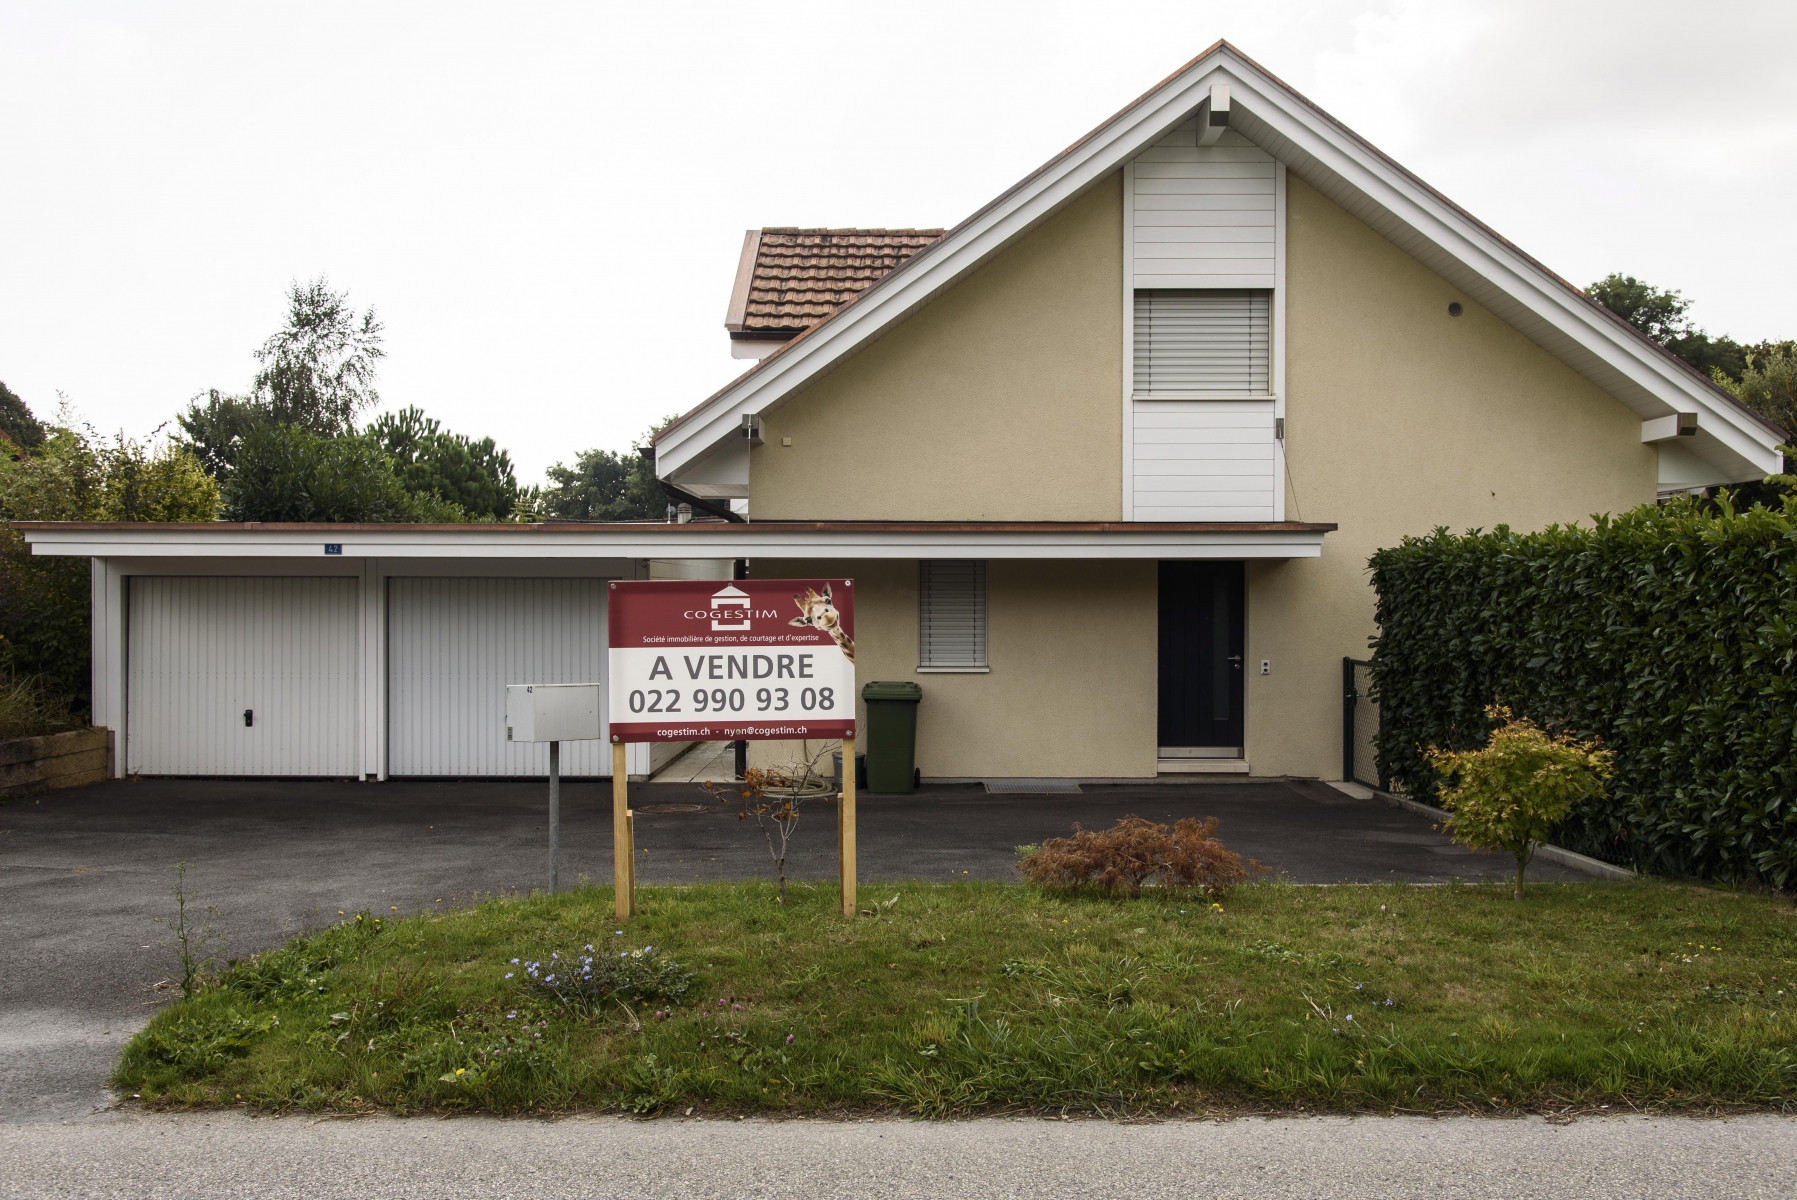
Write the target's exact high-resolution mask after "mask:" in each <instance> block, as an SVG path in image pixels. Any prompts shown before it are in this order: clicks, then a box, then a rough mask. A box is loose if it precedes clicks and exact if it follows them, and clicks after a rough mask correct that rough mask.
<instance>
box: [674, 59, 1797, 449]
mask: <svg viewBox="0 0 1797 1200" xmlns="http://www.w3.org/2000/svg"><path fill="white" fill-rule="evenodd" d="M1213 83H1227V84H1229V85H1230V90H1231V100H1232V104H1231V117H1230V121H1231V125H1232V127H1234V128H1236V129H1237V130H1238V131H1239V132H1241V133H1242V134H1243V135H1244V136H1246V137H1247V138H1249V139H1250V140H1251V141H1253V142H1255V143H1256V144H1257V145H1260V146H1261V147H1262V148H1263V149H1265V150H1266V151H1267V152H1268V153H1270V154H1273V155H1274V156H1275V157H1276V158H1279V159H1280V160H1281V161H1283V162H1285V163H1286V165H1287V167H1288V169H1290V170H1291V171H1293V172H1295V173H1296V174H1297V175H1298V176H1299V177H1300V178H1302V179H1303V180H1305V182H1307V183H1309V184H1311V185H1312V186H1313V187H1316V188H1317V189H1318V190H1319V191H1321V192H1322V193H1323V194H1324V195H1326V196H1328V197H1329V198H1330V199H1331V200H1333V201H1334V202H1335V203H1337V204H1340V205H1341V206H1342V207H1343V208H1345V209H1346V210H1347V211H1348V212H1350V213H1352V214H1353V215H1354V216H1356V217H1357V218H1359V219H1360V220H1361V221H1363V222H1365V223H1366V224H1367V225H1369V226H1370V227H1371V228H1373V229H1375V230H1377V231H1378V232H1379V233H1381V234H1382V235H1383V236H1385V237H1386V238H1388V239H1389V240H1391V241H1392V242H1393V243H1394V244H1396V245H1397V246H1399V247H1400V248H1401V249H1403V250H1405V251H1406V252H1407V253H1409V254H1410V255H1412V256H1413V257H1415V258H1416V259H1417V260H1418V261H1420V262H1422V263H1423V264H1424V265H1426V266H1428V267H1429V268H1430V269H1431V270H1433V271H1435V272H1436V273H1437V274H1439V275H1441V276H1442V277H1443V278H1444V279H1446V280H1448V281H1449V282H1450V283H1452V284H1454V286H1456V287H1458V288H1460V289H1462V290H1463V291H1465V292H1466V294H1467V295H1469V296H1471V297H1472V298H1473V299H1474V300H1476V301H1478V302H1479V303H1480V304H1482V305H1484V306H1485V307H1487V308H1488V309H1490V310H1491V311H1492V312H1494V313H1496V314H1497V315H1498V316H1499V317H1500V318H1501V319H1503V320H1505V321H1507V322H1508V323H1509V324H1511V325H1512V326H1514V327H1515V328H1516V329H1517V330H1519V331H1520V332H1521V333H1523V334H1524V335H1525V336H1527V337H1529V338H1530V339H1531V340H1533V341H1535V342H1536V343H1537V344H1539V345H1540V346H1542V347H1543V348H1544V349H1546V350H1547V351H1548V352H1549V353H1551V354H1554V355H1555V356H1556V357H1558V358H1559V359H1561V361H1563V362H1565V363H1566V364H1567V365H1568V366H1570V367H1572V368H1573V369H1574V370H1576V371H1578V372H1579V373H1580V374H1582V375H1584V376H1585V377H1586V378H1588V379H1590V380H1591V381H1592V382H1593V383H1594V384H1596V385H1597V386H1598V387H1600V388H1602V389H1603V390H1604V391H1605V392H1607V393H1608V394H1610V395H1612V396H1614V397H1615V398H1616V399H1617V400H1619V401H1620V402H1621V403H1623V404H1624V405H1626V406H1628V407H1629V408H1630V409H1631V410H1632V411H1634V412H1635V413H1636V414H1638V415H1639V416H1640V417H1641V418H1642V419H1643V420H1648V419H1651V418H1655V417H1662V416H1668V415H1671V414H1672V413H1675V412H1696V413H1697V414H1698V418H1699V419H1698V435H1697V437H1696V439H1695V440H1694V441H1693V442H1692V443H1690V444H1688V448H1689V449H1691V450H1692V451H1694V452H1696V453H1697V454H1698V455H1699V456H1701V457H1703V458H1705V459H1706V460H1708V461H1710V462H1711V463H1712V464H1713V465H1715V466H1717V467H1718V468H1720V469H1722V470H1724V471H1726V472H1728V474H1729V475H1730V477H1731V478H1734V479H1737V480H1744V479H1751V478H1756V477H1758V476H1761V475H1765V474H1767V473H1770V472H1772V471H1776V470H1779V469H1780V463H1781V459H1780V456H1779V452H1778V449H1777V447H1778V445H1779V443H1780V442H1781V441H1783V440H1784V438H1785V436H1787V435H1786V431H1784V430H1781V429H1779V428H1778V427H1777V426H1776V425H1773V424H1771V423H1770V422H1768V421H1766V420H1765V419H1764V418H1762V417H1760V416H1758V414H1756V413H1753V412H1752V411H1751V410H1749V409H1747V408H1746V407H1745V406H1743V405H1741V404H1739V403H1738V402H1736V401H1735V400H1734V398H1733V397H1731V396H1728V395H1727V394H1726V393H1724V392H1722V391H1721V390H1720V389H1718V388H1716V387H1715V386H1714V385H1713V384H1711V383H1709V382H1708V381H1706V380H1704V379H1702V378H1701V377H1700V376H1699V375H1697V373H1696V372H1694V371H1692V370H1691V369H1690V368H1689V367H1687V366H1686V365H1685V364H1683V363H1682V362H1679V361H1678V360H1677V359H1676V358H1674V357H1673V356H1672V355H1671V354H1670V353H1668V352H1667V351H1666V350H1664V349H1663V348H1662V347H1659V346H1657V345H1655V344H1654V343H1652V342H1650V341H1648V340H1647V339H1646V338H1645V337H1643V336H1642V335H1641V334H1640V333H1639V332H1638V331H1637V330H1635V329H1634V328H1633V327H1632V326H1629V325H1628V324H1627V323H1626V322H1623V321H1622V320H1620V319H1619V318H1617V317H1616V316H1615V315H1614V314H1612V313H1610V312H1609V311H1608V310H1606V309H1604V308H1603V307H1602V306H1601V305H1598V304H1596V303H1594V302H1593V301H1591V300H1590V299H1589V298H1587V297H1586V296H1585V295H1584V294H1583V293H1582V292H1580V291H1579V290H1578V289H1577V288H1575V287H1573V286H1572V285H1571V284H1570V283H1568V282H1567V281H1565V280H1563V279H1561V278H1560V277H1559V276H1557V275H1555V274H1554V273H1553V272H1551V271H1549V270H1548V269H1547V268H1546V267H1544V266H1543V265H1542V264H1541V263H1539V262H1537V261H1536V260H1534V259H1533V258H1531V257H1530V256H1528V255H1527V254H1525V253H1523V252H1522V251H1521V250H1519V249H1517V248H1516V247H1515V246H1514V245H1513V244H1511V243H1510V242H1508V241H1507V240H1505V239H1504V238H1502V237H1501V236H1499V235H1498V234H1497V233H1495V232H1494V231H1492V230H1491V229H1490V228H1489V227H1487V226H1485V225H1484V224H1483V223H1481V222H1479V221H1478V220H1477V219H1476V218H1474V217H1472V216H1471V215H1470V214H1469V213H1467V212H1466V211H1465V210H1464V209H1461V208H1460V207H1459V206H1457V205H1455V204H1454V203H1453V202H1452V201H1450V200H1448V199H1447V198H1446V197H1445V196H1443V195H1442V194H1441V193H1439V192H1437V191H1435V190H1434V189H1433V188H1431V187H1429V186H1428V185H1427V184H1425V183H1423V182H1422V181H1421V180H1420V179H1418V178H1417V177H1416V176H1415V175H1412V174H1411V173H1410V172H1408V171H1407V170H1405V169H1404V168H1403V167H1401V166H1399V165H1398V164H1397V163H1396V162H1395V161H1393V160H1392V159H1391V158H1389V157H1388V156H1386V155H1385V154H1383V153H1382V152H1380V151H1379V150H1377V149H1376V148H1374V147H1373V146H1372V145H1371V144H1370V143H1368V142H1367V141H1366V140H1365V139H1363V138H1361V137H1359V136H1358V135H1357V134H1355V133H1353V132H1352V131H1351V130H1349V129H1348V128H1347V126H1345V125H1343V124H1342V123H1341V122H1339V121H1337V120H1336V119H1335V118H1333V117H1331V116H1329V115H1328V114H1327V113H1326V112H1324V111H1323V110H1322V109H1320V108H1318V107H1317V106H1316V105H1315V104H1313V103H1311V102H1310V101H1309V100H1307V99H1305V98H1304V97H1303V96H1302V95H1300V94H1299V93H1298V92H1297V91H1296V90H1295V89H1293V88H1291V87H1289V86H1287V85H1286V84H1285V83H1283V82H1281V81H1280V80H1279V79H1278V78H1276V77H1275V76H1273V75H1272V74H1270V73H1269V72H1267V71H1266V70H1264V69H1263V68H1261V67H1260V66H1259V64H1257V63H1255V62H1254V61H1253V60H1252V59H1249V58H1248V57H1247V56H1246V55H1243V54H1242V53H1241V52H1240V51H1238V50H1236V49H1235V48H1234V47H1233V46H1230V45H1229V44H1228V43H1226V42H1218V43H1217V44H1216V45H1214V46H1212V47H1211V48H1210V49H1208V50H1206V51H1205V52H1204V53H1203V54H1201V55H1199V56H1198V58H1196V59H1194V60H1193V61H1192V62H1191V63H1188V64H1187V65H1186V66H1185V67H1182V68H1181V69H1180V70H1179V71H1177V72H1175V73H1174V74H1173V75H1172V76H1170V77H1169V78H1168V79H1167V80H1165V81H1163V82H1162V83H1161V84H1160V85H1158V86H1157V87H1155V88H1154V89H1152V90H1151V91H1149V92H1148V93H1146V94H1145V95H1143V96H1142V97H1141V98H1139V99H1138V100H1136V101H1135V102H1134V103H1132V104H1130V105H1129V106H1128V107H1126V108H1125V109H1123V111H1122V112H1120V113H1118V114H1117V115H1116V116H1114V117H1112V118H1111V119H1110V120H1109V121H1107V122H1105V123H1104V124H1103V125H1100V126H1099V127H1098V128H1097V129H1095V130H1093V131H1092V132H1091V133H1090V134H1088V135H1086V137H1084V138H1082V139H1080V140H1079V141H1078V142H1076V143H1074V145H1072V146H1070V147H1069V148H1068V149H1067V150H1066V151H1064V152H1062V153H1061V154H1060V155H1058V156H1057V157H1056V158H1054V159H1053V160H1051V161H1050V162H1048V163H1046V164H1045V165H1043V166H1042V167H1041V168H1039V169H1038V170H1036V171H1035V172H1033V173H1032V174H1031V175H1029V176H1028V177H1027V178H1025V179H1024V180H1022V181H1020V182H1019V183H1018V184H1016V185H1015V186H1013V187H1012V188H1010V189H1009V190H1008V191H1006V192H1005V193H1004V194H1003V195H1001V196H999V197H998V198H996V199H995V200H993V201H992V202H991V203H989V204H987V205H986V206H985V207H984V208H982V209H980V211H979V212H977V213H975V214H974V215H973V216H971V217H969V218H968V219H967V220H966V221H963V222H962V223H961V224H960V225H958V226H956V227H955V228H954V229H952V230H950V231H949V232H948V234H947V235H946V236H944V237H943V238H942V239H941V240H940V241H939V242H937V243H936V244H935V245H933V246H930V247H928V248H927V249H925V250H923V251H921V252H919V253H918V254H916V255H914V256H912V257H911V258H910V259H909V260H907V261H906V262H904V263H902V264H901V265H900V266H899V267H898V268H897V269H895V270H894V271H893V272H892V273H891V274H889V275H887V276H886V277H884V278H883V279H881V280H879V281H878V282H877V283H875V284H874V286H873V287H871V288H869V289H868V290H867V291H865V292H863V293H862V294H861V295H860V296H859V297H857V298H856V299H855V300H854V301H852V302H850V303H849V304H847V305H845V306H843V307H842V308H841V309H838V310H837V311H836V312H835V313H834V314H832V315H831V316H830V317H828V318H826V319H825V320H824V321H822V322H820V323H819V324H817V325H815V326H813V327H812V328H811V329H810V330H808V331H807V332H806V333H804V334H802V335H801V336H799V337H797V338H795V339H793V340H792V341H791V342H788V343H787V344H786V345H785V346H784V347H783V348H781V349H780V350H778V351H776V352H775V353H774V354H772V355H770V356H769V357H768V358H766V359H763V360H762V361H761V362H760V363H759V364H758V365H757V366H755V367H754V368H752V369H750V370H749V371H747V372H745V373H744V374H743V375H741V376H739V377H738V378H737V379H736V380H735V381H733V382H732V383H730V384H729V385H727V386H725V387H724V388H723V389H721V390H720V391H718V392H717V393H716V394H714V395H713V396H711V397H710V398H709V399H707V400H706V401H705V402H704V403H702V404H700V405H699V406H698V407H696V408H695V409H693V410H692V411H691V412H689V413H687V414H686V415H685V416H683V417H682V418H680V419H679V420H678V421H676V422H675V423H674V424H672V425H670V426H669V427H668V428H667V429H665V430H663V431H662V432H661V434H660V435H659V436H658V437H657V439H656V466H657V472H658V473H659V474H660V475H662V476H663V477H664V478H677V477H678V474H679V472H680V471H681V469H682V468H683V467H685V466H686V465H688V464H689V463H692V462H696V461H698V460H700V459H702V458H704V457H706V456H707V454H708V453H709V452H710V451H711V450H712V449H713V448H714V447H715V446H716V445H717V444H719V443H720V442H721V441H722V440H723V439H725V438H728V437H730V436H733V435H734V434H736V431H737V430H738V429H739V428H740V426H741V423H742V418H743V417H744V416H745V415H748V414H752V413H753V414H762V413H766V412H769V411H772V410H773V409H774V408H776V407H777V406H778V405H779V404H780V402H781V401H783V400H784V399H785V398H786V397H787V396H789V395H791V394H792V393H794V392H796V391H797V390H799V389H800V388H802V387H803V386H805V385H806V384H808V383H810V382H812V381H813V380H815V379H818V378H821V377H822V376H823V375H824V374H826V373H827V372H828V371H829V370H831V369H832V368H833V366H834V365H835V364H836V363H837V362H839V361H841V360H842V359H843V358H845V357H847V356H848V355H849V354H850V353H852V352H853V351H854V350H855V349H857V348H858V347H859V346H860V345H862V344H863V343H865V342H866V341H868V340H870V339H871V338H873V337H874V336H877V335H878V333H879V332H880V331H881V330H882V329H884V328H885V327H886V326H888V325H890V324H892V323H894V322H896V321H899V320H902V319H903V318H904V317H905V316H906V315H908V314H909V313H911V312H912V311H914V310H915V309H916V308H918V307H919V306H921V305H922V304H924V303H926V302H928V301H929V300H930V299H931V298H932V297H934V296H935V295H936V294H937V293H939V292H940V291H942V290H943V289H944V288H946V287H948V286H951V285H952V284H953V283H955V282H956V281H957V280H959V279H960V278H962V277H963V276H964V275H965V274H966V273H967V272H969V271H971V270H973V269H975V268H977V267H978V266H979V265H980V264H981V263H983V262H985V261H986V260H987V259H989V258H990V257H991V256H992V255H994V254H996V253H998V252H999V251H1001V250H1003V249H1004V248H1005V247H1006V246H1008V245H1010V244H1011V243H1012V242H1013V241H1015V240H1016V239H1017V238H1019V237H1022V236H1023V235H1024V234H1026V233H1028V232H1029V231H1030V230H1031V229H1033V228H1035V227H1036V226H1037V225H1038V224H1040V223H1041V222H1042V221H1043V220H1046V219H1047V218H1048V217H1050V216H1052V215H1053V214H1054V213H1055V212H1056V211H1058V210H1059V209H1060V208H1061V207H1062V206H1064V205H1065V204H1067V203H1068V202H1070V201H1072V200H1073V199H1075V198H1077V197H1078V196H1079V195H1080V194H1082V193H1083V192H1084V191H1085V190H1086V189H1088V188H1090V187H1091V186H1093V185H1094V184H1096V183H1097V182H1098V181H1099V180H1101V179H1104V178H1105V177H1107V176H1108V175H1109V174H1110V173H1111V172H1112V171H1115V170H1117V169H1118V168H1119V167H1121V166H1122V165H1123V164H1124V163H1125V162H1127V161H1129V159H1131V158H1133V157H1134V156H1135V155H1136V154H1138V153H1140V152H1141V151H1142V150H1143V149H1145V148H1146V147H1147V146H1148V145H1149V144H1151V143H1152V142H1153V141H1154V139H1155V138H1157V137H1159V136H1160V135H1161V134H1162V133H1164V132H1165V131H1166V130H1167V129H1169V128H1171V127H1172V126H1174V125H1176V124H1178V122H1179V121H1181V120H1184V119H1185V117H1186V116H1187V115H1189V114H1190V113H1191V112H1192V111H1194V110H1195V109H1196V108H1197V107H1198V105H1199V104H1200V103H1201V102H1202V101H1203V100H1205V99H1206V98H1207V97H1208V95H1209V89H1210V86H1211V84H1213Z"/></svg>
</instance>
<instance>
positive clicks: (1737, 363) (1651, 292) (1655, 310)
mask: <svg viewBox="0 0 1797 1200" xmlns="http://www.w3.org/2000/svg"><path fill="white" fill-rule="evenodd" d="M1585 294H1586V295H1588V296H1590V297H1591V298H1592V299H1593V300H1595V301H1597V302H1598V303H1599V304H1601V305H1603V306H1604V307H1605V308H1607V309H1609V310H1610V311H1611V312H1613V313H1615V314H1616V315H1617V316H1619V317H1621V318H1622V319H1623V320H1625V321H1627V322H1628V323H1629V324H1630V325H1633V326H1634V327H1635V328H1636V329H1639V330H1640V331H1641V332H1642V333H1644V334H1646V335H1647V336H1648V338H1650V339H1651V340H1652V341H1654V342H1657V343H1658V344H1660V345H1662V346H1664V347H1666V349H1668V350H1670V351H1672V353H1674V354H1676V355H1677V356H1678V357H1680V358H1682V359H1684V360H1685V361H1686V362H1687V363H1690V364H1691V365H1692V366H1693V367H1696V368H1697V369H1698V370H1699V371H1701V372H1703V374H1704V375H1706V376H1708V375H1712V374H1713V373H1715V372H1721V374H1722V375H1723V376H1725V377H1726V378H1728V379H1730V380H1733V381H1735V382H1739V381H1740V378H1741V372H1742V371H1743V370H1745V369H1746V366H1747V356H1746V352H1745V350H1744V349H1743V348H1742V346H1741V344H1740V343H1739V342H1737V341H1735V340H1734V339H1733V338H1730V337H1716V338H1712V337H1711V336H1710V335H1709V334H1708V333H1705V332H1704V331H1703V330H1702V329H1699V328H1698V327H1697V326H1695V325H1693V324H1692V323H1691V322H1690V321H1689V320H1688V319H1686V316H1685V313H1686V312H1687V311H1689V310H1690V307H1691V302H1690V301H1689V300H1687V299H1685V298H1684V296H1683V294H1681V293H1680V292H1678V291H1676V290H1672V291H1669V290H1666V289H1664V288H1656V287H1654V286H1653V285H1652V284H1650V283H1648V282H1646V281H1645V280H1641V279H1636V278H1635V277H1634V276H1633V275H1622V274H1619V273H1617V272H1611V273H1610V274H1608V275H1606V276H1604V277H1603V278H1602V279H1600V280H1598V281H1597V282H1596V283H1594V284H1592V285H1591V286H1590V287H1588V288H1586V289H1585Z"/></svg>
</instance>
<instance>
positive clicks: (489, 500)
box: [178, 277, 534, 521]
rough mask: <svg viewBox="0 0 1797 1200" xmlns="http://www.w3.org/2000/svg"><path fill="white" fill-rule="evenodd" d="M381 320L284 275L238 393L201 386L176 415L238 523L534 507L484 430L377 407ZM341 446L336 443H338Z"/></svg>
mask: <svg viewBox="0 0 1797 1200" xmlns="http://www.w3.org/2000/svg"><path fill="white" fill-rule="evenodd" d="M385 356H386V351H385V350H384V349H383V348H382V326H381V323H380V321H379V320H378V319H377V318H376V317H375V314H374V310H373V309H368V310H367V311H365V312H363V313H362V314H360V315H359V316H358V315H357V313H356V311H355V309H354V308H353V307H352V306H351V305H350V303H349V294H348V293H347V292H337V291H333V290H332V289H331V286H330V284H329V283H328V282H327V281H326V280H325V279H323V278H322V277H321V278H319V279H315V280H313V281H311V282H310V283H305V284H299V283H295V284H292V285H291V286H290V287H289V288H288V290H287V317H286V321H285V322H284V324H283V325H282V327H281V329H280V330H278V331H277V332H276V333H275V334H274V335H272V336H271V337H270V338H269V339H268V340H267V341H266V342H264V343H263V344H262V348H261V349H259V350H258V351H256V358H257V361H258V362H259V363H261V369H260V370H258V371H257V373H256V376H255V379H254V381H253V382H252V385H251V388H250V391H249V392H248V393H246V394H243V395H233V394H231V393H228V392H222V391H219V390H218V389H213V390H211V391H209V392H206V393H204V394H203V395H201V396H197V397H195V398H194V399H193V400H192V401H191V402H189V404H188V406H187V410H186V411H185V412H183V413H182V414H181V415H180V417H179V418H178V423H179V425H180V429H181V436H182V444H183V445H184V446H185V447H186V448H187V450H188V451H189V452H191V453H192V455H193V456H194V457H195V458H196V459H197V460H198V461H199V462H200V463H202V464H203V465H204V467H205V469H206V470H207V471H208V472H209V473H210V474H211V475H212V477H213V478H214V479H216V480H218V481H219V485H220V488H221V490H222V493H223V497H224V510H225V514H226V515H227V516H228V517H229V518H230V519H232V520H240V521H466V520H492V521H504V520H511V519H515V518H517V517H520V516H528V515H529V513H530V512H531V511H534V510H533V508H532V506H533V504H534V494H533V493H530V492H527V491H525V490H524V489H520V488H519V486H518V480H517V476H516V473H515V472H514V470H513V467H512V461H511V457H510V456H509V455H508V454H506V452H505V451H504V450H501V449H500V448H499V447H498V446H497V445H495V444H494V442H493V439H492V438H479V439H475V438H470V437H466V436H464V435H462V434H458V433H451V432H449V431H448V430H446V429H444V428H443V427H442V425H441V424H440V423H438V422H437V421H435V420H433V419H431V418H429V417H426V416H425V415H424V413H423V412H422V411H421V410H420V409H418V408H415V407H413V408H406V409H402V410H400V411H399V412H397V413H387V414H383V415H381V416H379V417H377V418H376V419H375V420H374V421H373V422H372V423H370V424H369V426H368V427H367V428H366V429H364V430H360V431H358V429H357V424H356V423H357V420H358V418H359V416H360V415H361V414H362V413H363V412H365V411H366V410H368V409H369V408H371V407H373V406H374V405H376V404H378V403H379V401H380V394H379V393H378V392H377V391H376V390H375V377H376V373H377V369H378V367H379V364H380V361H381V359H382V358H384V357H385ZM339 443H341V444H339Z"/></svg>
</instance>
